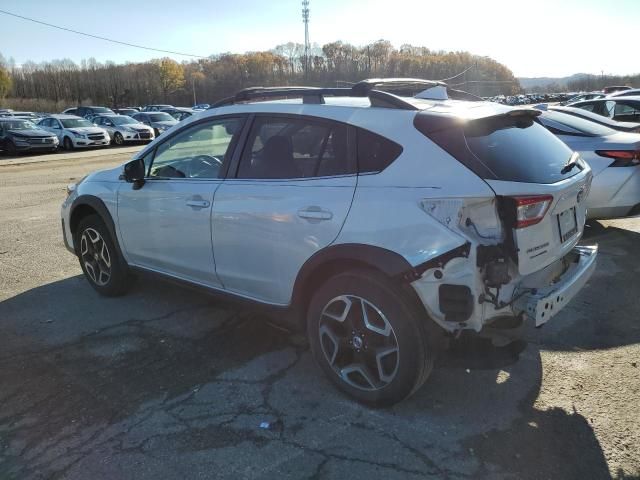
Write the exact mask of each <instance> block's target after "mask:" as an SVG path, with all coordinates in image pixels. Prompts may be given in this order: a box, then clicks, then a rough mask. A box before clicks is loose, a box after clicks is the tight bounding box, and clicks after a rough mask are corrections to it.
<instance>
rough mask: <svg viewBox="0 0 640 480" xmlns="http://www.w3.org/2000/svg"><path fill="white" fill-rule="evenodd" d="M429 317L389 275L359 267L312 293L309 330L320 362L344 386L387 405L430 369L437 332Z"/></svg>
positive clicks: (364, 398) (350, 392)
mask: <svg viewBox="0 0 640 480" xmlns="http://www.w3.org/2000/svg"><path fill="white" fill-rule="evenodd" d="M429 322H432V321H431V320H430V319H429V318H428V317H426V315H425V314H424V312H421V311H420V309H419V308H418V305H417V304H416V302H414V301H413V299H412V298H411V296H410V295H408V294H407V293H406V292H404V291H403V290H402V289H401V288H399V287H398V286H397V285H395V284H394V283H393V282H392V281H391V280H390V279H388V278H387V277H386V276H384V275H382V274H381V273H379V272H377V271H375V270H367V269H355V270H351V271H348V272H344V273H341V274H338V275H336V276H334V277H331V278H329V279H328V280H327V282H326V283H325V284H324V285H323V286H322V287H321V288H320V289H319V290H318V291H317V292H316V294H315V295H314V296H313V299H312V301H311V305H310V307H309V311H308V316H307V334H308V336H309V343H310V345H311V349H312V351H313V354H314V357H315V360H316V362H317V363H318V364H319V365H320V367H321V368H322V370H323V371H324V372H325V374H326V375H327V376H328V377H329V379H330V380H331V381H332V382H333V383H334V384H335V385H336V386H337V387H338V388H339V389H340V390H342V391H343V392H345V393H347V394H348V395H350V396H351V397H353V398H355V399H356V400H358V401H360V402H363V403H367V404H370V405H373V406H386V405H391V404H394V403H397V402H399V401H401V400H403V399H404V398H406V397H408V396H409V395H411V394H412V393H413V392H415V391H416V390H417V389H418V388H419V387H420V386H421V385H422V384H423V383H424V381H425V380H426V378H427V377H428V375H429V374H430V372H431V370H432V368H433V363H434V358H435V352H436V348H435V336H436V335H437V334H436V333H434V332H433V330H434V327H435V324H433V323H431V324H429ZM431 333H433V335H432V334H431ZM430 337H431V338H430ZM431 340H434V341H431Z"/></svg>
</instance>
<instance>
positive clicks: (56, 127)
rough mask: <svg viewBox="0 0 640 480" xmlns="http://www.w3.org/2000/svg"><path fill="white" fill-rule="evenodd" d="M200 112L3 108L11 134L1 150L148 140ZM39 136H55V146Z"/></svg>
mask: <svg viewBox="0 0 640 480" xmlns="http://www.w3.org/2000/svg"><path fill="white" fill-rule="evenodd" d="M198 111H201V110H196V109H191V108H184V107H173V106H171V105H148V106H146V107H144V108H142V109H140V108H137V107H125V108H119V109H115V110H112V109H110V108H107V107H101V106H81V107H74V108H68V109H66V110H64V111H63V112H62V113H61V114H36V113H33V112H16V111H13V110H11V109H2V110H0V119H2V120H7V121H6V122H4V123H3V125H4V126H5V127H6V128H4V129H3V130H6V131H7V132H9V133H6V134H2V136H0V150H4V151H6V152H8V153H12V154H13V153H17V152H24V151H31V152H41V151H55V149H57V148H58V147H61V148H64V149H67V150H70V149H73V148H86V147H104V146H108V145H111V144H114V145H124V144H126V143H132V142H149V141H151V140H153V139H154V138H155V137H158V136H160V135H161V134H162V133H163V132H165V131H166V130H168V129H169V128H171V127H172V126H174V125H176V124H177V123H179V122H181V121H183V120H185V119H187V118H189V117H190V116H192V115H193V114H194V113H197V112H198ZM18 130H20V132H18ZM11 132H13V133H11ZM25 136H28V137H29V138H32V139H33V141H31V143H29V141H26V140H23V137H25ZM38 136H44V137H46V138H47V139H49V138H55V139H56V140H55V148H54V146H53V145H52V144H50V143H48V140H47V142H46V143H45V144H43V145H40V144H38V143H37V142H39V141H40V140H39V137H38ZM44 137H43V138H44ZM36 138H37V139H36ZM34 142H35V143H34Z"/></svg>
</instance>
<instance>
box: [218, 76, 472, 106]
mask: <svg viewBox="0 0 640 480" xmlns="http://www.w3.org/2000/svg"><path fill="white" fill-rule="evenodd" d="M438 86H439V87H445V88H446V90H447V95H448V96H450V98H452V99H456V100H475V101H478V100H482V99H481V98H480V97H476V96H475V95H472V94H470V93H467V92H463V91H462V90H454V89H452V88H450V87H448V86H447V84H446V83H444V82H439V81H434V80H423V79H420V78H369V79H366V80H362V81H360V82H358V83H356V84H354V85H353V86H351V87H335V88H321V87H296V86H291V87H250V88H245V89H243V90H240V91H239V92H238V93H236V94H235V95H234V96H233V97H228V98H225V99H222V100H220V101H218V102H216V103H214V104H213V105H211V107H209V108H218V107H223V106H226V105H233V104H234V103H239V102H249V101H251V100H261V99H262V100H264V99H269V98H279V99H282V98H302V102H303V103H307V104H323V103H325V101H324V97H325V96H331V97H368V98H369V100H370V101H371V105H372V106H374V107H385V108H395V109H402V110H418V108H417V107H416V106H415V105H413V104H412V103H410V102H408V101H406V100H405V99H404V98H402V97H401V96H399V95H404V96H410V97H412V96H414V95H415V94H416V93H419V92H421V91H424V90H427V89H429V88H433V87H438ZM382 89H384V91H383V90H382Z"/></svg>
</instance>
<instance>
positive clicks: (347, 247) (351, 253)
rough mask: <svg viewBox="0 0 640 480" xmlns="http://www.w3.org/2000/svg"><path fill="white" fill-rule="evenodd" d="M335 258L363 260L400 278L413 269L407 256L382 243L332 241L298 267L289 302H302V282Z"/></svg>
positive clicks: (295, 303) (351, 260)
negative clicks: (378, 244) (380, 244)
mask: <svg viewBox="0 0 640 480" xmlns="http://www.w3.org/2000/svg"><path fill="white" fill-rule="evenodd" d="M336 261H344V262H354V261H355V262H358V263H361V264H365V265H368V266H370V267H373V268H375V269H377V270H380V271H381V272H383V273H384V274H386V275H388V276H389V277H392V278H400V279H402V278H403V277H404V275H405V274H406V272H412V271H413V267H412V266H411V264H410V263H409V262H408V261H407V259H405V258H404V257H403V256H402V255H400V254H399V253H396V252H393V251H391V250H388V249H386V248H383V247H377V246H374V245H367V244H360V243H341V244H337V245H331V246H329V247H325V248H323V249H322V250H319V251H318V252H316V253H314V254H313V255H312V256H311V257H310V258H309V259H307V261H306V262H305V263H304V264H303V265H302V268H300V271H299V272H298V276H297V277H296V281H295V284H294V286H293V295H292V306H293V307H294V308H296V307H302V306H303V305H302V304H301V302H302V300H303V298H304V296H305V286H306V285H307V282H308V281H309V280H310V279H311V278H312V277H313V275H314V274H315V273H316V272H317V271H318V269H320V268H322V267H323V266H325V265H328V264H330V263H333V262H336Z"/></svg>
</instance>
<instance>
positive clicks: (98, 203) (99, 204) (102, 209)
mask: <svg viewBox="0 0 640 480" xmlns="http://www.w3.org/2000/svg"><path fill="white" fill-rule="evenodd" d="M85 205H86V206H88V207H91V208H92V209H93V210H95V211H96V212H97V213H98V215H100V217H101V218H102V220H103V221H104V224H105V226H106V227H107V230H109V234H110V235H111V239H112V240H113V243H114V245H115V247H116V250H117V251H118V255H119V256H120V258H121V259H124V256H123V255H122V251H121V250H120V243H119V242H118V236H117V235H116V226H115V223H114V221H113V218H112V217H111V212H109V209H108V208H107V206H106V205H105V204H104V202H103V201H102V200H101V199H100V198H98V197H95V196H93V195H79V196H78V197H77V198H76V199H75V200H74V201H73V203H72V204H71V208H70V209H69V212H70V213H69V229H70V230H71V233H72V235H74V237H75V233H76V232H74V231H73V224H72V222H71V219H73V212H74V211H75V210H76V209H77V208H78V207H82V206H85ZM73 247H74V249H75V250H76V253H77V245H76V242H75V238H74V245H73Z"/></svg>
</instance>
